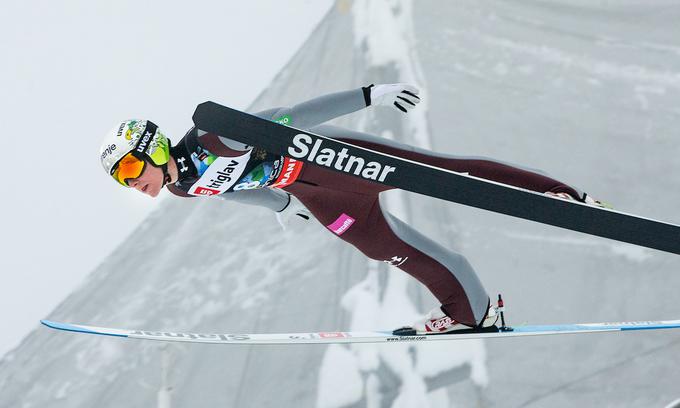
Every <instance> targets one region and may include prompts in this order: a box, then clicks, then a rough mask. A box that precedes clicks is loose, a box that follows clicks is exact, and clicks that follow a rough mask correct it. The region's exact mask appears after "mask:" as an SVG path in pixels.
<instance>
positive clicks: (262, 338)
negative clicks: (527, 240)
mask: <svg viewBox="0 0 680 408" xmlns="http://www.w3.org/2000/svg"><path fill="white" fill-rule="evenodd" d="M41 323H42V324H44V325H45V326H47V327H50V328H52V329H56V330H64V331H69V332H76V333H87V334H94V335H100V336H113V337H123V338H130V339H141V340H157V341H172V342H188V343H209V344H248V345H266V344H270V345H272V344H279V345H283V344H337V343H395V342H416V341H419V342H420V341H447V340H468V339H490V338H511V337H526V336H547V335H559V334H582V333H605V332H625V331H640V330H660V329H678V328H680V320H662V321H643V322H619V323H615V322H611V323H582V324H556V325H546V326H516V327H512V328H510V327H503V328H498V327H495V326H494V327H491V328H486V329H483V331H475V330H469V331H465V332H458V333H445V334H428V335H420V334H413V333H409V332H408V331H403V332H402V333H406V334H403V335H399V334H395V332H398V331H349V332H311V333H271V334H229V333H183V332H170V331H152V330H126V329H115V328H108V327H95V326H86V325H81V324H69V323H60V322H54V321H50V320H41Z"/></svg>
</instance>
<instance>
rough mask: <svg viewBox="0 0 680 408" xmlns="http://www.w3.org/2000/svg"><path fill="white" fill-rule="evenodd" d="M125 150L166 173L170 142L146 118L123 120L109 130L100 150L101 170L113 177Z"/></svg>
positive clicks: (126, 152) (125, 152)
mask: <svg viewBox="0 0 680 408" xmlns="http://www.w3.org/2000/svg"><path fill="white" fill-rule="evenodd" d="M128 153H129V154H131V155H132V156H134V157H135V158H137V159H139V160H144V161H146V162H148V163H151V164H152V165H154V166H156V167H161V168H162V169H163V173H165V174H166V175H167V163H168V160H169V159H170V141H169V140H168V138H167V137H165V135H164V134H163V133H162V132H161V131H160V130H159V129H158V126H156V125H155V124H154V123H153V122H151V121H150V120H138V119H131V120H126V121H124V122H121V123H119V124H118V125H117V126H116V127H114V128H113V129H111V131H110V132H109V133H108V134H107V135H106V138H105V139H104V143H102V147H101V150H100V160H101V163H102V166H103V167H104V170H106V172H107V173H108V174H109V175H111V176H113V173H114V172H115V171H116V168H117V167H118V164H119V163H120V161H121V160H122V159H123V158H124V157H125V156H126V155H127V154H128ZM119 182H120V180H119Z"/></svg>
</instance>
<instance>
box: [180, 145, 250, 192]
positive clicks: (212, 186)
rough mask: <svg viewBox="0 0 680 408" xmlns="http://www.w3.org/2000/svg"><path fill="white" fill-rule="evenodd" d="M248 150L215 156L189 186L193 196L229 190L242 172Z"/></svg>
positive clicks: (247, 156) (246, 162) (248, 155)
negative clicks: (237, 153) (238, 154)
mask: <svg viewBox="0 0 680 408" xmlns="http://www.w3.org/2000/svg"><path fill="white" fill-rule="evenodd" d="M250 153H251V152H250V151H248V152H247V153H246V154H244V155H242V156H237V157H217V158H216V159H215V161H213V162H212V163H211V164H210V166H209V167H208V168H207V169H206V170H205V172H204V173H203V175H201V178H200V179H198V180H197V181H196V182H195V183H194V184H193V185H192V186H191V187H190V188H189V191H188V193H189V194H191V195H193V196H211V195H216V194H222V193H224V192H226V191H227V190H229V189H230V188H231V186H233V185H234V184H235V183H236V182H237V181H238V180H239V177H241V175H242V174H243V171H244V170H245V168H246V165H247V164H248V160H250Z"/></svg>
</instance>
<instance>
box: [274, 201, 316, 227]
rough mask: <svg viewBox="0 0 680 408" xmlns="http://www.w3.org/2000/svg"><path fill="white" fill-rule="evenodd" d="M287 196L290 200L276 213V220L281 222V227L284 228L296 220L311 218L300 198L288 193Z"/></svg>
mask: <svg viewBox="0 0 680 408" xmlns="http://www.w3.org/2000/svg"><path fill="white" fill-rule="evenodd" d="M288 198H289V200H290V201H288V205H286V206H285V207H283V209H282V210H281V211H278V212H277V213H276V220H277V221H278V222H279V224H281V228H283V229H284V230H285V229H286V228H288V227H289V226H290V225H291V224H292V223H294V222H296V221H301V220H304V221H309V219H310V218H312V213H310V212H309V210H308V209H307V207H305V206H304V205H303V204H302V203H301V202H300V200H298V199H297V198H295V196H294V195H291V194H288Z"/></svg>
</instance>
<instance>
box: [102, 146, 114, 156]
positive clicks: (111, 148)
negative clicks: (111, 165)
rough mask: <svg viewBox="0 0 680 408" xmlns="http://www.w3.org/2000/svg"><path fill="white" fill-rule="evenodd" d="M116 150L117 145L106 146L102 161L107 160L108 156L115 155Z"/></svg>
mask: <svg viewBox="0 0 680 408" xmlns="http://www.w3.org/2000/svg"><path fill="white" fill-rule="evenodd" d="M114 150H116V145H115V144H112V145H108V146H106V148H105V149H104V151H103V152H102V160H104V159H105V158H106V156H108V155H110V154H113V151H114Z"/></svg>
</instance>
